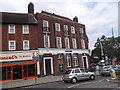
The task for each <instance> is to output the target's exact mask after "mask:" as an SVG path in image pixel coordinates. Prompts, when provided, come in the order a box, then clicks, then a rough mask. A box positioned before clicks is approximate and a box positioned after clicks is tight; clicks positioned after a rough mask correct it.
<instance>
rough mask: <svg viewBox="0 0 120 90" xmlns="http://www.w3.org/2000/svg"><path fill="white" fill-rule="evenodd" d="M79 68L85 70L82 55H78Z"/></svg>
mask: <svg viewBox="0 0 120 90" xmlns="http://www.w3.org/2000/svg"><path fill="white" fill-rule="evenodd" d="M78 61H79V67H80V68H83V62H82V54H78Z"/></svg>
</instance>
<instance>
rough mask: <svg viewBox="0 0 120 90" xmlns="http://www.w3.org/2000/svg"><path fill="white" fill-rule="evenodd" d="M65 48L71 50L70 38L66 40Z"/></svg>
mask: <svg viewBox="0 0 120 90" xmlns="http://www.w3.org/2000/svg"><path fill="white" fill-rule="evenodd" d="M65 46H66V48H70V44H69V38H67V37H66V38H65Z"/></svg>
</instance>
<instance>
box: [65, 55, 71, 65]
mask: <svg viewBox="0 0 120 90" xmlns="http://www.w3.org/2000/svg"><path fill="white" fill-rule="evenodd" d="M66 61H67V67H71V56H70V54H67V55H66Z"/></svg>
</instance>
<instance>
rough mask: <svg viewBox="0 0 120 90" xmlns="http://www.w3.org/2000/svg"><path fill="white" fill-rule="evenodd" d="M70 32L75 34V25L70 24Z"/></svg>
mask: <svg viewBox="0 0 120 90" xmlns="http://www.w3.org/2000/svg"><path fill="white" fill-rule="evenodd" d="M71 33H72V34H75V27H74V26H71Z"/></svg>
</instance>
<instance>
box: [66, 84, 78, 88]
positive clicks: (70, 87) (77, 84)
mask: <svg viewBox="0 0 120 90" xmlns="http://www.w3.org/2000/svg"><path fill="white" fill-rule="evenodd" d="M78 85H79V84H76V85H72V86H69V87H67V88H72V87H75V86H78Z"/></svg>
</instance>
